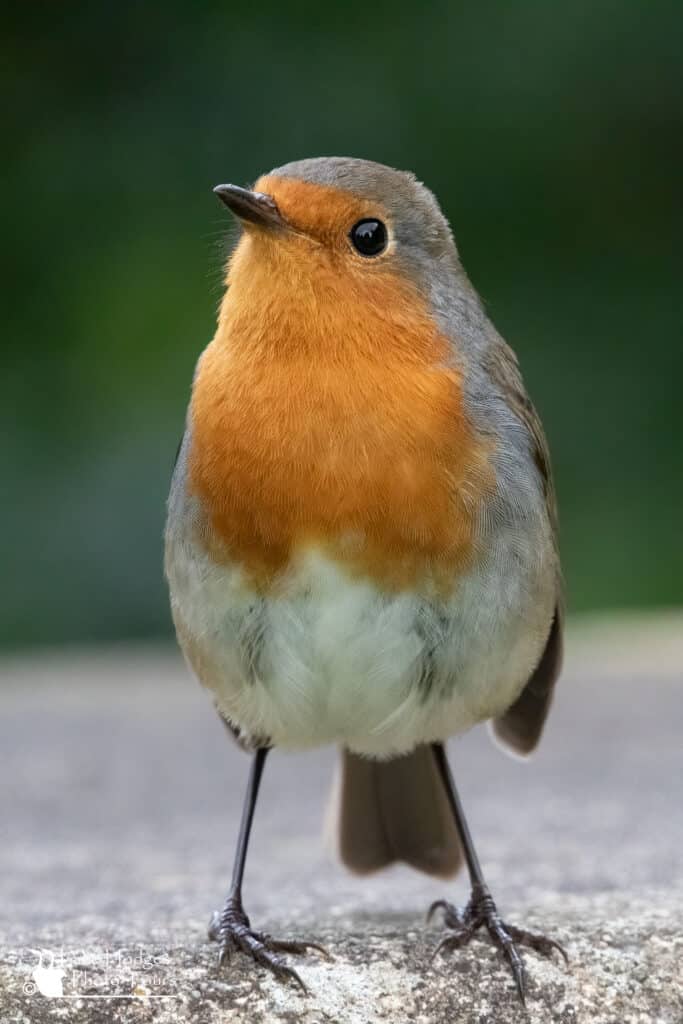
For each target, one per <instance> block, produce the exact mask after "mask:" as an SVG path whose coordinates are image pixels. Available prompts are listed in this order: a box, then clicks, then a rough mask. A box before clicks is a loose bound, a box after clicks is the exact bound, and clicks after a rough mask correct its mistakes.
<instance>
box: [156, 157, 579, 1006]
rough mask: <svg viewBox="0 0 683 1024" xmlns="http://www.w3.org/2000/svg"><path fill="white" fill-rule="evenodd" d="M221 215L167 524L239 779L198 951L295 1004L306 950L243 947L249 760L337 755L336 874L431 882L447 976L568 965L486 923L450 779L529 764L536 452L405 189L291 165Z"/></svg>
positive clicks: (366, 166)
mask: <svg viewBox="0 0 683 1024" xmlns="http://www.w3.org/2000/svg"><path fill="white" fill-rule="evenodd" d="M214 192H215V194H216V195H217V197H218V199H219V200H220V201H221V202H222V203H223V204H224V205H225V206H226V207H227V208H228V210H229V211H230V212H231V213H232V214H233V215H234V218H235V220H236V223H237V225H238V229H239V231H238V238H237V241H236V243H235V244H234V247H233V249H232V252H231V254H230V256H229V259H228V261H227V271H226V278H225V282H226V289H225V293H224V296H223V299H222V302H221V304H220V308H219V313H218V317H217V326H216V331H215V334H214V336H213V339H212V340H211V342H210V343H209V345H208V347H207V348H206V349H205V350H204V351H203V353H202V354H201V356H200V357H199V360H198V363H197V367H196V371H195V374H194V380H193V385H192V393H191V398H190V402H189V407H188V411H187V419H186V426H185V432H184V435H183V439H182V441H181V444H180V447H179V450H178V454H177V458H176V463H175V468H174V471H173V476H172V483H171V489H170V494H169V499H168V504H167V522H166V529H165V559H164V561H165V574H166V578H167V581H168V586H169V592H170V605H171V611H172V617H173V621H174V624H175V630H176V634H177V638H178V642H179V645H180V648H181V649H182V652H183V654H184V656H185V659H186V661H187V662H188V664H189V666H190V668H191V669H192V670H193V672H194V673H195V675H196V676H197V678H198V679H199V681H200V683H201V684H202V685H203V686H204V687H205V688H207V689H208V690H209V691H210V693H211V695H212V697H213V701H214V703H215V706H216V709H217V711H218V713H219V715H220V717H221V718H222V720H223V722H224V723H225V725H226V726H227V728H228V730H229V732H230V733H231V735H232V736H233V737H234V738H235V739H236V740H237V742H238V743H239V744H240V746H241V747H242V748H243V749H244V750H245V751H247V752H248V753H249V754H250V756H251V765H250V770H249V778H248V782H247V787H246V793H245V798H244V805H243V811H242V818H241V825H240V829H239V836H238V840H237V847H236V851H235V857H234V864H233V873H232V881H231V884H230V889H229V893H228V897H227V899H226V901H225V905H224V907H223V909H222V911H220V912H216V913H214V915H213V917H212V919H211V924H210V927H209V937H210V938H211V939H213V940H215V941H216V942H217V943H218V946H219V963H220V964H222V963H224V962H225V961H226V960H229V959H230V958H231V957H232V955H233V954H236V953H239V952H241V953H244V954H247V955H248V957H251V959H252V962H253V963H254V964H259V965H261V966H262V967H264V968H266V969H268V970H270V971H271V972H273V974H274V975H276V976H277V977H278V978H279V979H280V980H282V981H283V982H290V983H294V984H295V985H299V986H301V987H302V988H304V989H305V985H304V982H303V980H302V978H301V976H300V974H299V972H298V971H297V970H296V969H295V968H294V967H293V966H292V964H291V957H294V956H298V955H301V954H306V953H307V952H308V951H311V952H313V953H316V955H317V954H318V953H320V954H321V955H326V951H325V950H324V949H323V948H322V947H320V946H319V945H317V944H315V943H310V942H304V941H295V940H287V939H283V940H277V939H275V938H273V937H271V936H269V935H267V934H265V933H264V932H262V931H259V930H257V929H256V928H254V927H252V925H251V921H250V919H249V917H248V915H247V913H246V910H245V907H244V901H243V895H242V888H243V876H244V869H245V863H246V857H247V848H248V843H249V838H250V832H251V825H252V820H253V817H254V812H255V807H256V802H257V796H258V792H259V787H260V783H261V779H262V775H263V770H264V766H265V763H266V758H267V754H268V752H269V751H270V750H271V749H272V748H274V747H277V748H280V749H284V750H307V749H311V748H315V747H320V746H324V745H328V744H329V745H336V746H338V747H339V749H340V753H341V760H340V765H341V768H340V778H339V780H338V785H337V791H336V797H335V800H336V813H337V821H338V833H337V835H338V840H337V841H338V849H339V853H340V855H341V859H342V860H343V862H344V863H345V864H346V865H347V866H348V867H349V868H350V869H351V870H353V871H356V872H357V873H359V874H369V873H371V872H374V871H378V870H380V869H381V868H384V867H386V866H387V865H389V864H392V863H394V862H397V861H400V862H404V863H406V864H408V865H410V866H412V867H413V868H415V869H417V870H419V871H423V872H426V873H428V874H431V875H434V876H437V877H442V878H444V879H445V878H450V877H451V876H452V875H453V874H454V873H455V872H456V871H457V870H458V869H459V868H460V867H461V866H462V865H463V864H464V866H465V867H466V868H467V870H468V873H469V878H470V883H471V895H470V898H469V901H468V903H467V904H466V906H465V907H464V908H462V909H458V908H456V907H455V906H454V905H453V904H452V903H450V902H449V901H447V900H445V899H444V900H439V901H437V902H436V903H434V904H433V905H432V907H431V908H430V914H434V913H436V912H437V911H440V912H441V913H442V914H443V920H444V925H445V932H444V936H443V939H442V940H441V942H440V944H439V945H438V947H437V950H436V952H438V953H439V954H440V955H442V956H446V955H453V954H454V953H455V951H456V950H457V949H458V948H460V947H462V946H464V945H466V944H467V943H468V942H469V941H470V940H471V939H472V937H473V936H474V935H475V934H477V933H478V932H481V933H482V935H484V936H485V937H486V935H488V937H489V939H490V940H491V941H492V942H493V943H494V945H495V946H496V947H497V948H498V949H499V951H500V952H501V953H502V955H503V956H504V957H505V959H506V960H507V963H508V965H509V968H510V970H511V973H512V977H513V981H514V984H515V985H516V989H517V992H518V995H519V997H520V998H521V1000H522V1001H524V999H525V994H526V988H527V975H526V971H525V966H524V961H523V957H522V954H521V952H520V948H521V947H530V948H531V949H532V950H535V951H536V952H537V953H539V954H541V955H544V956H550V955H552V954H553V952H554V951H559V953H561V954H562V955H563V956H565V959H566V953H565V951H564V949H563V948H562V947H561V946H560V944H559V943H558V942H556V941H555V940H554V939H551V938H547V937H546V936H543V935H540V934H535V933H532V932H530V931H527V930H525V929H522V928H519V927H514V926H512V925H509V924H507V923H506V922H505V921H504V920H503V918H502V917H501V916H500V914H499V912H498V909H497V905H496V903H495V901H494V899H493V897H492V895H491V892H490V889H489V888H488V885H487V883H486V880H485V876H484V874H483V871H482V867H481V864H480V861H479V859H478V855H477V852H476V850H475V847H474V843H473V840H472V837H471V833H470V830H469V828H468V825H467V821H466V818H465V814H464V810H463V804H462V802H461V799H460V795H459V793H458V790H457V789H456V785H455V780H454V775H453V772H452V770H451V768H450V765H449V761H448V759H447V756H446V750H445V744H446V742H447V740H448V739H449V738H450V737H452V736H455V735H457V734H460V733H462V732H464V731H466V730H468V729H470V728H471V727H473V726H474V725H476V724H477V723H481V722H489V723H490V725H491V727H492V730H493V733H494V737H495V738H496V739H497V740H498V741H499V742H500V743H501V744H502V745H503V746H505V747H507V748H508V749H510V750H512V751H513V752H515V753H517V754H520V755H526V754H528V753H529V752H530V751H531V750H532V749H533V748H534V747H535V746H536V744H537V742H538V740H539V737H540V735H541V732H542V729H543V725H544V722H545V719H546V716H547V713H548V710H549V707H550V703H551V699H552V695H553V690H554V686H555V682H556V680H557V678H558V675H559V673H560V669H561V663H562V623H563V588H562V575H561V568H560V558H559V553H558V539H557V510H556V500H555V491H554V486H553V480H552V474H551V467H550V459H549V453H548V445H547V442H546V439H545V436H544V432H543V429H542V426H541V423H540V420H539V417H538V415H537V413H536V412H535V410H534V407H533V405H532V404H531V401H530V399H529V397H528V395H527V392H526V390H525V386H524V383H523V380H522V376H521V372H520V369H519V365H518V361H517V358H516V356H515V355H514V353H513V351H512V349H511V348H510V347H508V345H507V344H506V343H505V341H504V340H503V339H502V338H501V336H500V335H499V334H498V333H497V331H496V329H495V328H494V326H493V324H492V323H491V321H490V320H489V318H488V316H487V314H486V311H485V309H484V306H483V303H482V301H481V300H480V298H479V296H478V294H477V292H476V291H475V289H474V287H473V285H472V284H471V283H470V281H469V279H468V277H467V275H466V272H465V270H464V268H463V265H462V262H461V259H460V255H459V252H458V249H457V246H456V243H455V240H454V236H453V233H452V231H451V228H450V225H449V223H448V221H447V220H446V218H445V216H444V215H443V213H442V211H441V209H440V206H439V204H438V202H437V199H436V198H435V196H434V194H433V193H432V192H431V191H430V190H429V189H428V188H427V187H426V186H425V185H424V184H422V183H421V182H420V181H419V180H418V179H417V177H416V176H415V175H414V174H412V173H410V172H407V171H399V170H395V169H394V168H391V167H388V166H385V165H383V164H379V163H375V162H373V161H370V160H363V159H357V158H350V157H320V158H311V159H303V160H297V161H294V162H291V163H288V164H285V165H283V166H281V167H278V168H276V169H274V170H272V171H270V172H269V173H267V174H265V175H262V176H261V177H259V178H258V180H256V182H255V183H254V184H253V186H252V187H250V188H244V187H242V186H238V185H232V184H223V185H218V186H217V187H216V188H215V189H214Z"/></svg>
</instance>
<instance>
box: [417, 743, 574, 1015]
mask: <svg viewBox="0 0 683 1024" xmlns="http://www.w3.org/2000/svg"><path fill="white" fill-rule="evenodd" d="M432 749H433V751H434V757H435V758H436V763H437V765H438V768H439V771H440V772H441V777H442V779H443V782H444V786H445V789H446V796H447V798H448V802H449V804H450V807H451V810H452V812H453V819H454V821H455V825H456V828H457V830H458V835H459V836H460V842H461V844H462V849H463V853H464V854H465V862H466V864H467V870H468V871H469V875H470V882H471V884H472V895H471V896H470V900H469V903H468V904H467V906H466V907H465V909H464V910H463V911H459V910H457V909H456V908H455V907H454V906H452V905H451V904H450V903H447V902H446V901H445V900H437V901H436V902H435V903H433V904H432V906H431V907H430V908H429V917H431V915H432V914H433V913H434V911H435V910H436V909H438V908H440V909H442V910H443V911H444V916H445V922H446V925H447V927H448V928H449V929H451V930H450V932H449V933H448V934H447V935H446V937H445V938H444V939H443V940H442V941H441V943H440V944H439V946H438V947H437V950H436V953H439V952H441V951H442V950H449V949H450V950H452V949H458V948H459V947H461V946H465V945H466V944H467V943H468V942H469V941H470V939H471V938H472V937H473V936H474V935H475V933H476V932H477V931H478V930H479V929H480V928H481V927H482V926H483V927H485V928H486V930H487V931H488V933H489V935H490V936H491V939H492V940H493V942H494V943H495V945H496V946H498V948H499V949H500V950H501V951H502V953H503V955H504V956H505V959H506V960H507V962H508V963H509V965H510V968H511V969H512V974H513V977H514V979H515V984H516V986H517V992H518V993H519V998H520V999H521V1000H522V1003H524V1002H525V989H526V972H525V970H524V964H523V962H522V958H521V957H520V955H519V953H518V952H517V948H516V946H515V943H516V942H517V943H519V945H521V946H529V947H530V948H531V949H535V950H536V951H537V952H538V953H542V954H543V955H544V956H550V955H551V954H552V952H553V950H558V951H559V952H560V953H561V954H562V956H563V957H564V958H565V961H566V960H567V954H566V953H565V951H564V949H563V948H562V946H560V944H559V943H557V942H555V941H554V940H553V939H548V938H546V937H545V936H544V935H536V934H534V933H533V932H527V931H525V930H524V929H522V928H515V927H512V926H510V925H506V924H505V922H504V921H503V920H502V919H501V917H500V915H499V913H498V910H497V908H496V904H495V903H494V901H493V897H492V896H491V893H490V892H489V889H488V886H487V885H486V882H485V880H484V874H483V872H482V870H481V864H480V863H479V858H478V856H477V851H476V850H475V848H474V843H473V842H472V835H471V833H470V829H469V826H468V824H467V820H466V818H465V812H464V810H463V806H462V803H461V802H460V796H459V795H458V790H457V789H456V786H455V781H454V779H453V774H452V772H451V769H450V765H449V763H448V758H447V757H446V751H445V750H444V748H443V746H442V744H441V743H434V744H433V745H432ZM435 955H436V954H435Z"/></svg>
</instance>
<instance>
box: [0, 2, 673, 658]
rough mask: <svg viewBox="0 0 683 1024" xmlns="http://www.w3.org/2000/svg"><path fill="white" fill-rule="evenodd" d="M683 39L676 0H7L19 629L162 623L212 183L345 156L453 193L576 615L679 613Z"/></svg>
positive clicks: (13, 504) (5, 429)
mask: <svg viewBox="0 0 683 1024" xmlns="http://www.w3.org/2000/svg"><path fill="white" fill-rule="evenodd" d="M682 30H683V5H681V3H680V2H670V3H664V2H657V0H654V2H644V0H643V2H631V0H614V2H607V0H590V2H587V0H572V2H571V3H567V4H559V3H550V2H548V0H544V2H541V0H536V2H532V0H518V2H514V3H511V2H509V0H508V2H502V0H501V2H481V3H479V2H474V0H471V2H462V3H453V2H449V3H446V2H442V3H431V4H426V5H422V6H420V5H417V4H415V3H412V2H408V0H395V2H394V3H392V4H390V5H389V4H382V3H378V4H345V5H334V6H333V5H328V6H324V5H319V4H318V5H313V4H304V3H299V4H293V5H290V6H289V8H288V9H286V8H285V6H283V5H280V4H271V3H270V2H268V0H266V2H263V3H261V4H259V5H258V7H257V8H255V9H253V11H251V12H250V10H249V5H247V4H245V5H244V6H243V8H241V9H240V8H238V7H237V6H233V5H230V4H228V3H220V4H219V3H212V2H194V3H191V4H190V3H183V4H181V3H176V2H167V3H165V4H164V5H153V4H138V3H131V2H128V3H126V2H120V3H111V2H110V3H89V4H85V3H80V4H78V3H77V4H68V3H65V4H54V3H50V4H47V3H42V4H41V3H37V4H30V5H28V4H24V5H19V4H16V5H13V6H11V7H10V10H8V11H6V13H5V18H4V32H3V37H4V42H3V44H2V45H3V48H4V51H5V52H4V54H3V62H2V63H3V67H4V70H3V72H2V74H3V77H4V82H3V96H4V98H5V102H6V108H7V109H6V115H7V121H6V127H5V131H4V140H3V141H4V152H5V159H4V175H3V177H4V181H3V188H2V199H1V201H2V205H3V212H4V232H3V233H4V238H5V243H4V249H5V263H6V265H5V268H4V273H3V278H4V284H5V287H6V297H5V303H4V306H5V326H4V339H5V340H4V342H3V398H2V403H1V407H0V427H1V430H2V445H1V448H0V473H1V476H0V479H1V480H2V493H3V497H2V502H1V505H0V508H1V515H2V530H1V531H0V572H1V579H2V587H1V590H0V602H1V607H0V644H2V645H3V646H5V647H21V646H25V645H33V644H39V643H56V642H60V643H61V642H71V641H73V642H76V641H78V642H95V641H111V640H115V639H119V638H130V637H146V636H154V635H160V634H165V633H168V632H169V630H170V623H169V615H168V612H167V603H166V595H165V589H164V584H163V579H162V572H161V533H162V526H163V518H164V500H165V496H166V492H167V489H168V482H169V475H170V472H171V466H172V462H173V457H174V454H175V450H176V445H177V442H178V439H179V436H180V434H181V431H182V424H183V417H184V410H185V405H186V401H187V398H188V393H189V386H190V380H191V376H192V371H193V366H194V363H195V360H196V358H197V356H198V354H199V352H200V351H201V349H202V348H203V346H204V345H205V344H206V342H207V341H208V340H209V338H210V336H211V333H212V327H213V322H214V315H215V309H216V306H217V303H218V300H219V297H220V291H221V265H222V262H223V259H224V249H225V246H224V239H225V234H226V231H227V228H228V221H229V218H228V215H227V213H226V212H225V211H224V210H222V209H221V208H220V207H219V206H218V204H217V202H216V200H215V198H214V197H213V196H212V194H211V187H212V186H213V185H214V184H216V183H217V182H220V181H225V180H228V181H235V182H238V183H247V182H249V181H251V180H253V179H254V178H255V177H256V176H257V175H258V174H259V173H260V172H261V171H264V170H267V169H268V168H270V167H272V166H274V165H277V164H281V163H284V162H285V161H288V160H292V159H295V158H298V157H303V156H316V155H322V154H328V155H329V154H341V155H353V156H364V157H369V158H372V159H375V160H380V161H382V162H385V163H389V164H393V165H395V166H399V167H406V168H411V169H413V170H414V171H416V172H417V174H418V176H419V177H420V178H422V179H423V180H424V181H426V182H427V184H429V185H430V186H431V187H432V188H433V189H434V190H435V191H436V193H437V195H438V196H439V197H440V199H441V202H442V205H443V207H444V209H445V211H446V213H447V215H448V216H449V217H450V219H451V221H452V224H453V226H454V229H455V233H456V237H457V239H458V243H459V247H460V250H461V253H462V255H463V259H464V262H465V265H466V266H467V268H468V271H469V273H470V276H471V277H472V279H473V281H474V283H475V285H476V286H477V288H478V289H479V291H480V293H481V294H482V296H483V297H484V299H485V301H486V303H487V305H488V307H489V310H490V313H491V315H492V317H493V319H494V321H495V323H496V324H497V326H498V327H499V329H500V330H501V331H502V333H503V334H504V335H505V336H506V337H507V339H508V340H509V341H510V342H511V343H512V344H513V346H514V347H515V348H516V349H517V351H518V353H519V355H520V358H521V362H522V367H523V370H524V373H525V376H526V379H527V383H528V385H529V388H530V391H531V393H532V396H533V398H534V400H535V402H536V404H537V406H538V408H539V410H540V412H541V414H542V416H543V419H544V422H545V425H546V428H547V432H548V435H549V438H550V442H551V447H552V452H553V456H554V466H555V472H556V477H557V483H558V489H559V497H560V511H561V523H562V549H563V555H564V564H565V569H566V577H567V584H568V592H569V605H570V608H571V609H573V610H583V609H591V608H598V607H614V606H636V605H637V606H641V605H667V604H674V603H677V602H680V601H681V597H682V593H681V590H682V583H681V581H682V580H683V544H682V543H681V525H682V518H683V517H682V516H681V511H682V509H683V473H682V472H681V470H682V463H683V459H682V458H681V447H682V443H683V402H682V401H681V388H682V382H683V346H682V344H681V342H682V338H681V324H682V316H681V313H682V311H683V301H682V298H681V292H682V283H681V261H680V257H679V253H680V248H681V237H682V234H681V228H682V226H683V224H682V217H681V202H680V200H681V156H682V154H683V124H682V121H683V117H682V113H683V71H682V62H681V32H682Z"/></svg>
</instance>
